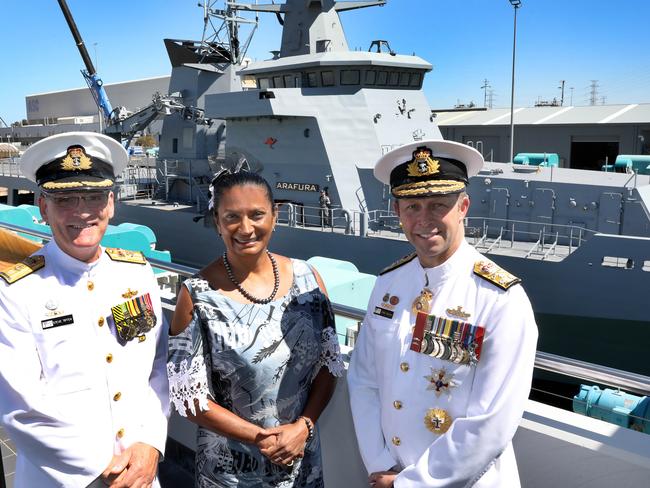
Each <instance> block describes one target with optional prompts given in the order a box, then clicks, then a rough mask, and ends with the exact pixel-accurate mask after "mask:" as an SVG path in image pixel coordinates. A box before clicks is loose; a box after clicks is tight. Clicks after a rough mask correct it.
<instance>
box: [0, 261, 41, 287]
mask: <svg viewBox="0 0 650 488" xmlns="http://www.w3.org/2000/svg"><path fill="white" fill-rule="evenodd" d="M43 266H45V256H41V255H36V256H29V257H28V258H25V259H23V261H22V262H20V263H17V264H14V265H13V266H12V267H10V268H7V269H5V270H4V271H0V277H2V279H3V280H5V281H6V282H7V283H9V284H10V285H11V284H12V283H15V282H16V281H18V280H20V279H21V278H24V277H25V276H28V275H30V274H32V273H33V272H34V271H38V270H39V269H41V268H42V267H43Z"/></svg>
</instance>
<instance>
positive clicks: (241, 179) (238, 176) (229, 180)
mask: <svg viewBox="0 0 650 488" xmlns="http://www.w3.org/2000/svg"><path fill="white" fill-rule="evenodd" d="M243 185H255V186H260V187H262V188H264V189H265V190H266V196H267V198H268V200H269V204H270V205H271V208H274V207H273V190H271V185H269V183H268V181H266V180H265V179H264V178H263V177H262V176H260V175H259V174H257V173H253V172H252V171H246V170H240V171H236V172H230V171H227V170H226V171H223V172H221V173H219V174H218V175H217V176H215V177H214V179H213V180H212V183H210V192H211V194H212V201H211V206H212V211H213V212H214V213H215V214H216V213H217V209H218V208H219V200H221V197H222V196H223V194H224V192H225V191H226V190H229V189H230V188H232V187H233V186H243Z"/></svg>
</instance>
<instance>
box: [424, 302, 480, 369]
mask: <svg viewBox="0 0 650 488" xmlns="http://www.w3.org/2000/svg"><path fill="white" fill-rule="evenodd" d="M484 335H485V328H484V327H480V326H478V325H472V324H470V323H467V322H461V321H460V320H451V319H448V318H446V317H436V316H435V315H427V314H426V313H424V312H420V313H418V315H417V318H416V320H415V329H414V330H413V339H412V340H411V350H412V351H415V352H419V353H422V354H426V355H427V356H431V357H434V358H438V359H442V360H443V361H450V362H452V363H456V364H468V365H470V366H475V365H476V364H477V363H478V361H479V359H480V358H481V348H482V347H483V337H484Z"/></svg>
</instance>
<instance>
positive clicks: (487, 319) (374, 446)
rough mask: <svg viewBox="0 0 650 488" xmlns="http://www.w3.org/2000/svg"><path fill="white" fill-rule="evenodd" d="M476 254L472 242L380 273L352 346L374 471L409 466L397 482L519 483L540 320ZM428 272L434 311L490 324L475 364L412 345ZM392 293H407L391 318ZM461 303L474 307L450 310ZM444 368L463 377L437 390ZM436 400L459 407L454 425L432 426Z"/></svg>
mask: <svg viewBox="0 0 650 488" xmlns="http://www.w3.org/2000/svg"><path fill="white" fill-rule="evenodd" d="M477 261H486V258H484V257H483V256H482V255H481V254H479V253H478V252H477V251H476V250H475V249H474V248H473V247H471V246H470V245H468V244H467V243H466V242H465V241H463V243H462V244H461V246H460V248H459V249H458V250H457V251H456V252H455V253H454V254H453V255H452V256H451V257H450V258H449V259H448V260H447V261H446V262H445V263H443V264H442V265H440V266H437V267H435V268H428V269H424V268H422V266H421V265H420V262H419V261H418V259H417V257H416V258H415V259H413V260H411V261H410V262H408V263H407V264H405V265H402V266H400V267H398V268H397V269H395V270H393V271H391V272H388V273H387V274H384V275H382V276H380V277H379V278H378V279H377V282H376V283H375V287H374V290H373V292H372V295H371V297H370V303H369V304H368V312H367V314H366V316H365V319H364V321H363V324H362V327H361V331H360V333H359V337H358V339H357V342H356V344H355V348H354V351H353V352H352V359H351V363H350V369H349V373H348V385H349V390H350V402H351V407H352V414H353V418H354V425H355V430H356V434H357V439H358V443H359V449H360V451H361V455H362V458H363V461H364V464H365V466H366V468H367V470H368V472H369V473H372V472H375V471H383V470H388V469H390V468H391V467H393V466H395V465H397V466H399V467H401V468H403V469H402V471H401V472H400V474H399V475H398V476H397V478H396V479H395V484H394V486H395V487H396V488H405V487H409V488H411V487H413V488H415V487H418V488H420V487H466V486H476V487H481V488H487V487H502V488H513V487H518V486H519V476H518V472H517V464H516V461H515V457H514V451H513V449H512V444H511V440H512V437H513V436H514V434H515V431H516V429H517V426H518V425H519V421H520V420H521V416H522V414H523V410H524V405H525V402H526V400H527V398H528V393H529V390H530V384H531V377H532V371H533V364H534V360H535V349H536V344H537V326H536V325H535V319H534V316H533V311H532V309H531V306H530V302H529V301H528V298H527V296H526V293H525V292H524V290H523V288H522V287H521V286H520V285H514V286H513V287H511V288H510V289H509V290H508V291H505V290H503V289H501V288H499V287H497V286H495V285H494V284H492V283H491V282H489V281H487V280H485V279H484V278H482V277H479V276H477V275H475V274H474V272H473V267H474V263H475V262H477ZM425 273H426V275H427V276H428V279H429V287H428V288H429V289H431V290H432V291H433V299H432V304H431V309H430V311H429V313H430V314H433V315H436V316H440V317H445V318H449V319H452V320H462V321H463V322H469V323H471V324H473V325H479V326H482V327H485V337H484V341H483V349H482V351H481V355H480V359H479V362H478V364H477V365H476V366H469V365H460V364H455V363H451V362H449V361H444V360H442V359H437V358H433V357H431V356H428V355H425V354H422V353H419V352H415V351H412V350H410V345H411V338H412V327H413V325H414V324H415V318H416V317H415V314H413V313H412V312H411V306H412V303H413V301H414V299H415V298H416V297H418V296H419V295H420V292H421V291H422V288H423V287H424V285H425ZM386 294H389V295H390V296H395V297H397V298H398V300H399V303H398V304H397V305H396V306H394V310H393V312H394V315H393V317H392V318H386V317H383V316H380V315H376V314H375V313H374V310H375V307H376V306H380V307H381V306H382V304H383V303H384V298H385V295H386ZM389 306H390V304H389ZM458 306H461V307H462V310H463V311H464V312H466V313H468V314H470V316H469V317H467V318H466V319H459V318H458V317H456V316H454V315H452V314H450V313H448V312H447V309H457V307H458ZM384 308H386V307H384ZM441 368H444V369H445V370H446V372H447V373H448V378H449V375H453V376H451V379H452V380H453V383H454V384H455V386H452V387H450V388H448V389H444V388H443V389H441V394H440V396H436V392H435V390H434V389H427V387H429V385H430V382H429V380H428V379H427V378H425V377H426V376H429V377H430V376H431V375H435V374H437V372H438V371H440V369H441ZM432 408H440V409H443V410H445V411H446V412H447V413H448V414H449V415H451V418H452V419H453V423H452V424H451V427H450V428H449V430H448V431H447V432H446V433H445V434H442V435H440V434H435V433H434V432H432V431H430V430H429V429H428V428H427V426H426V425H425V421H424V419H425V415H426V412H427V411H428V410H429V409H432Z"/></svg>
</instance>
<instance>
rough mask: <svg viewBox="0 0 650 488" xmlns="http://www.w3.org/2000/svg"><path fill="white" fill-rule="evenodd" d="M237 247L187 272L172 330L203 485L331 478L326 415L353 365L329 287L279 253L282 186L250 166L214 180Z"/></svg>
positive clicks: (220, 211)
mask: <svg viewBox="0 0 650 488" xmlns="http://www.w3.org/2000/svg"><path fill="white" fill-rule="evenodd" d="M211 193H212V201H211V206H212V208H213V212H214V214H213V215H214V217H213V218H214V222H215V225H216V228H217V230H218V232H219V234H220V235H221V237H222V239H223V241H224V244H225V247H226V252H225V253H224V254H223V256H221V257H220V258H219V259H217V260H215V261H213V262H212V263H210V264H209V265H207V266H206V267H205V268H203V269H202V270H201V271H200V272H199V273H198V274H197V275H196V276H194V277H192V278H190V279H188V280H187V281H185V282H184V283H183V287H182V288H181V291H180V293H179V296H178V301H177V305H176V311H175V313H174V318H173V320H172V325H171V331H170V335H171V338H170V353H169V363H168V372H169V379H170V397H171V399H172V401H173V404H174V406H175V408H176V410H177V411H178V412H179V413H180V414H181V415H186V416H187V417H188V418H189V419H190V420H191V421H193V422H195V423H197V424H198V425H199V430H198V446H197V452H196V486H197V487H241V488H266V487H283V488H284V487H309V488H322V487H323V486H324V484H323V471H322V462H321V454H320V442H319V436H318V430H317V429H316V425H315V424H316V421H317V419H318V417H319V415H320V414H321V412H322V411H323V409H324V408H325V406H326V405H327V402H328V401H329V399H330V397H331V395H332V392H333V391H334V387H335V384H336V377H338V376H340V375H341V374H342V371H343V363H342V360H341V356H340V352H339V347H338V341H337V337H336V330H335V328H334V317H333V314H332V310H331V306H330V303H329V300H328V298H327V295H326V292H325V287H324V286H323V283H322V281H321V279H320V277H319V276H318V274H317V273H316V271H315V270H314V269H313V268H311V267H310V266H309V265H308V264H307V263H306V262H304V261H300V260H297V259H289V258H286V257H283V256H279V255H274V254H271V253H270V252H269V251H268V249H267V246H268V243H269V240H270V238H271V235H272V231H273V228H274V226H275V222H276V210H275V207H274V205H273V197H272V192H271V188H270V187H269V185H268V183H267V182H266V181H265V180H264V179H263V178H262V177H260V176H259V175H257V174H255V173H252V172H249V171H236V172H230V171H225V172H223V173H222V174H220V175H217V177H216V178H215V179H214V180H213V183H212V188H211Z"/></svg>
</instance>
